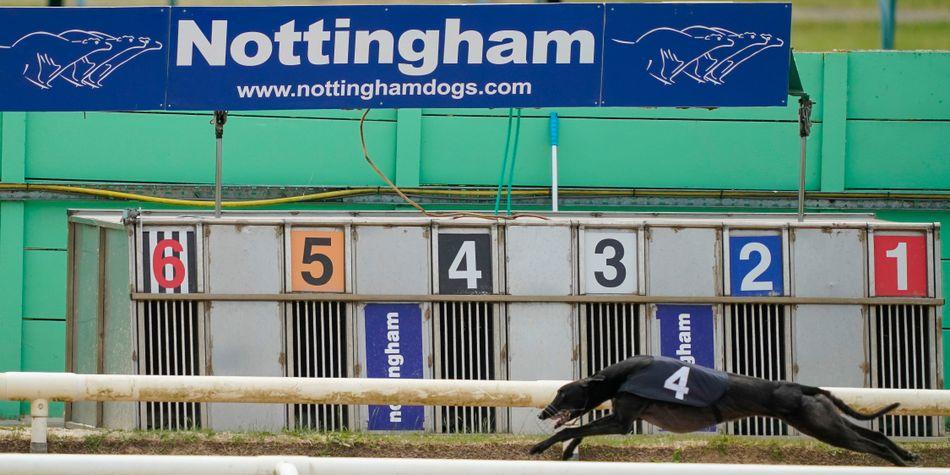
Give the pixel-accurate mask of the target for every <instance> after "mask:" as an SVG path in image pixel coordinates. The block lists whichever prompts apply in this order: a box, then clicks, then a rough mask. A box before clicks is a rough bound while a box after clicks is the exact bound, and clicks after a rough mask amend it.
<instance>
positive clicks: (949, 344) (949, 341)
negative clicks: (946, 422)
mask: <svg viewBox="0 0 950 475" xmlns="http://www.w3.org/2000/svg"><path fill="white" fill-rule="evenodd" d="M948 348H950V330H944V331H943V371H944V375H943V387H944V389H950V378H948V377H947V369H948V368H950V351H947V350H948ZM948 419H950V418H948Z"/></svg>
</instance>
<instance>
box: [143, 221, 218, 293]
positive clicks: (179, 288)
mask: <svg viewBox="0 0 950 475" xmlns="http://www.w3.org/2000/svg"><path fill="white" fill-rule="evenodd" d="M197 236H198V232H197V230H196V229H195V228H194V227H147V228H142V231H141V232H140V233H139V234H138V243H137V244H138V246H137V249H138V259H139V261H140V262H139V265H140V266H141V272H139V274H138V275H139V279H138V289H139V292H143V293H147V294H191V293H195V292H201V291H202V285H201V283H202V279H201V274H202V270H203V267H204V266H202V265H201V264H202V263H201V259H199V258H198V256H202V255H204V253H203V252H202V242H201V240H200V239H197Z"/></svg>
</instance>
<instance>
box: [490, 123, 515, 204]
mask: <svg viewBox="0 0 950 475" xmlns="http://www.w3.org/2000/svg"><path fill="white" fill-rule="evenodd" d="M513 112H514V108H513V107H509V108H508V130H507V131H505V153H504V154H503V155H502V156H501V170H500V171H499V172H498V190H497V191H496V192H495V216H498V210H499V208H501V188H502V185H503V184H504V182H505V169H506V168H508V146H509V145H511V119H512V113H513Z"/></svg>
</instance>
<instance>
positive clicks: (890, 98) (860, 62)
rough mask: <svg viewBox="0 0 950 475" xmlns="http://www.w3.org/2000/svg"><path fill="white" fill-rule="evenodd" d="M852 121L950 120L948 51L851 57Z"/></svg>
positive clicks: (849, 83)
mask: <svg viewBox="0 0 950 475" xmlns="http://www.w3.org/2000/svg"><path fill="white" fill-rule="evenodd" d="M848 56H849V57H850V58H851V60H850V62H849V64H848V66H849V69H850V72H849V73H848V77H849V79H850V80H849V81H848V90H849V95H850V96H851V98H852V99H851V101H850V102H849V104H848V105H849V107H848V118H850V119H885V120H893V119H906V120H947V119H950V87H947V78H950V61H948V60H947V53H946V52H936V51H908V52H903V53H896V52H887V53H885V52H874V53H864V54H855V53H851V54H849V55H848Z"/></svg>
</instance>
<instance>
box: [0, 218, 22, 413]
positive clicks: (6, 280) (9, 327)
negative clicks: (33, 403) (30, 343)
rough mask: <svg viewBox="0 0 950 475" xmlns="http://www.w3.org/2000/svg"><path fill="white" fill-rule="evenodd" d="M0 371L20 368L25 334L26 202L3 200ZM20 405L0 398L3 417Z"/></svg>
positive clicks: (1, 226)
mask: <svg viewBox="0 0 950 475" xmlns="http://www.w3.org/2000/svg"><path fill="white" fill-rule="evenodd" d="M0 271H2V272H0V276H2V277H0V280H2V283H3V284H2V285H0V371H20V369H21V368H22V366H21V361H20V345H21V344H22V337H23V330H22V325H23V285H24V283H23V203H17V202H3V203H0ZM19 407H20V406H19V404H18V403H16V402H4V401H0V419H12V418H15V417H17V416H18V415H19Z"/></svg>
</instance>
